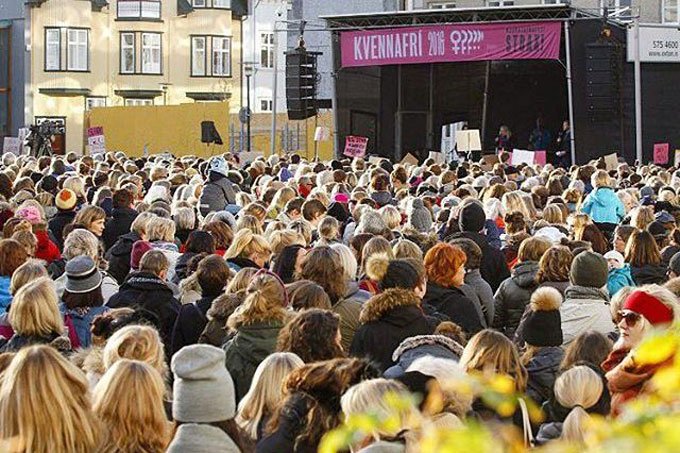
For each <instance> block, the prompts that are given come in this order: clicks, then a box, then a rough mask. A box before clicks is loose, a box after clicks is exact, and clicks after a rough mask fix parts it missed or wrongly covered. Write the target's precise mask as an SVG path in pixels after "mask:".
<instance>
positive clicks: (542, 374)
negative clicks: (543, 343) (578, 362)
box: [526, 346, 564, 405]
mask: <svg viewBox="0 0 680 453" xmlns="http://www.w3.org/2000/svg"><path fill="white" fill-rule="evenodd" d="M563 357H564V350H563V349H562V348H561V347H559V346H548V347H544V348H540V349H539V350H538V352H537V353H536V355H534V356H533V357H532V358H531V360H530V361H529V363H527V364H526V369H527V373H528V377H529V378H528V380H527V395H528V396H530V397H531V399H533V400H534V401H535V402H536V404H538V405H541V404H543V403H544V402H546V401H548V400H549V399H551V398H552V397H553V387H554V385H555V379H556V378H557V374H558V372H559V369H560V363H561V362H562V358H563Z"/></svg>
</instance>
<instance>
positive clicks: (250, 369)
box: [223, 321, 283, 404]
mask: <svg viewBox="0 0 680 453" xmlns="http://www.w3.org/2000/svg"><path fill="white" fill-rule="evenodd" d="M282 327H283V323H281V322H279V321H276V322H272V323H255V324H247V325H242V326H240V327H239V328H238V329H237V331H236V335H234V337H233V338H232V339H231V340H229V341H227V342H226V343H225V344H224V346H223V349H224V352H225V353H226V357H227V359H226V365H227V369H228V370H229V374H231V377H232V379H233V380H234V389H235V390H236V403H237V404H238V402H239V401H241V399H242V398H243V397H244V396H245V395H246V393H248V390H249V389H250V383H251V382H252V380H253V375H254V374H255V370H256V369H257V366H258V365H259V364H260V363H261V362H262V361H263V360H264V359H266V358H267V356H268V355H269V354H271V353H273V352H275V351H276V340H277V338H278V336H279V330H281V328H282Z"/></svg>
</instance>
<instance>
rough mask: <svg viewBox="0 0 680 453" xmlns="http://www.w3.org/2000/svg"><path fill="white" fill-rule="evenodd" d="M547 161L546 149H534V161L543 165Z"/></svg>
mask: <svg viewBox="0 0 680 453" xmlns="http://www.w3.org/2000/svg"><path fill="white" fill-rule="evenodd" d="M547 162H548V158H547V156H546V151H534V163H535V164H539V165H545V164H546V163H547Z"/></svg>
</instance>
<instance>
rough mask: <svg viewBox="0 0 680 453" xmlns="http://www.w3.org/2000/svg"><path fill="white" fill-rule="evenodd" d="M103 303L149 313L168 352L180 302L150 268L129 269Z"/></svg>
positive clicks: (168, 353)
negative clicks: (148, 269)
mask: <svg viewBox="0 0 680 453" xmlns="http://www.w3.org/2000/svg"><path fill="white" fill-rule="evenodd" d="M106 305H107V306H108V307H111V308H122V307H130V308H138V309H143V310H146V311H148V312H150V313H152V314H153V315H154V316H155V317H156V318H157V319H158V324H157V327H158V332H159V333H160V335H161V338H162V339H163V344H164V345H165V350H166V351H167V355H168V356H170V351H171V344H172V343H171V337H172V329H173V327H174V326H175V321H176V319H177V314H178V313H179V309H180V305H179V302H178V301H177V299H175V298H174V296H173V294H172V289H170V287H169V286H168V285H167V284H166V283H165V282H164V281H163V280H161V279H160V278H158V277H157V276H156V275H154V274H152V273H150V272H133V273H131V274H130V275H129V276H128V278H127V279H126V280H125V282H124V283H123V284H122V285H121V287H120V291H119V292H118V294H116V295H115V296H113V297H112V298H111V299H109V301H108V303H107V304H106Z"/></svg>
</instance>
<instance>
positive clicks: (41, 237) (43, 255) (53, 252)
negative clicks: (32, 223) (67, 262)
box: [34, 231, 61, 264]
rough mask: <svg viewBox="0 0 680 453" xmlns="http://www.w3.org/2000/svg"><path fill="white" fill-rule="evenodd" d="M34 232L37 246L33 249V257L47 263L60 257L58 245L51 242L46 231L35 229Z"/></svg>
mask: <svg viewBox="0 0 680 453" xmlns="http://www.w3.org/2000/svg"><path fill="white" fill-rule="evenodd" d="M34 234H35V237H36V238H37V239H38V247H37V248H36V249H35V258H37V259H39V260H43V261H45V262H46V263H47V264H50V263H51V262H52V261H56V260H60V259H61V252H60V251H59V247H57V244H55V243H54V242H52V240H51V239H50V235H49V234H48V233H47V231H36V232H34Z"/></svg>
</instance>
